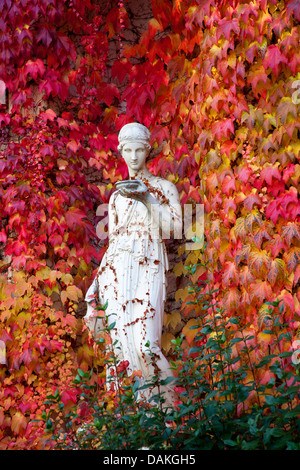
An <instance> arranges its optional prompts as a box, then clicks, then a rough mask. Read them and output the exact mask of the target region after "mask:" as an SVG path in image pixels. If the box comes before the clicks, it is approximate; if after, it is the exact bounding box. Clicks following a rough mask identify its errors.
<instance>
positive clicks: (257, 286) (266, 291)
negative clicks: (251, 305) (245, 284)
mask: <svg viewBox="0 0 300 470" xmlns="http://www.w3.org/2000/svg"><path fill="white" fill-rule="evenodd" d="M249 290H250V297H251V298H252V299H253V298H254V299H256V300H258V301H261V302H263V301H264V300H265V299H266V300H268V299H270V298H271V296H272V287H271V286H270V284H269V282H268V281H260V280H257V281H254V282H252V283H251V284H250V288H249Z"/></svg>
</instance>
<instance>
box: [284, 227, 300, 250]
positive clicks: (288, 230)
mask: <svg viewBox="0 0 300 470" xmlns="http://www.w3.org/2000/svg"><path fill="white" fill-rule="evenodd" d="M281 236H282V238H284V239H285V241H286V243H287V246H288V247H290V246H291V243H292V240H293V238H294V237H295V238H296V239H298V240H300V224H299V223H297V222H288V223H287V224H286V225H284V226H283V227H282V232H281Z"/></svg>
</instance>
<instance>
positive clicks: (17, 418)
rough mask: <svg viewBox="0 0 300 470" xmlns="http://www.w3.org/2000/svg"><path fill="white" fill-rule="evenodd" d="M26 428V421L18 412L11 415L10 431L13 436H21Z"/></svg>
mask: <svg viewBox="0 0 300 470" xmlns="http://www.w3.org/2000/svg"><path fill="white" fill-rule="evenodd" d="M26 428H27V419H26V418H25V416H24V415H23V414H22V413H21V412H20V411H17V412H16V413H15V414H14V415H13V417H12V420H11V430H12V431H13V432H14V433H15V434H23V433H24V432H25V429H26Z"/></svg>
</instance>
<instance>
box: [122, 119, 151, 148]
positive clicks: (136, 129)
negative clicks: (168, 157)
mask: <svg viewBox="0 0 300 470" xmlns="http://www.w3.org/2000/svg"><path fill="white" fill-rule="evenodd" d="M118 138H119V145H118V150H119V152H121V153H122V149H123V146H124V145H125V144H128V143H131V142H141V143H142V144H144V146H145V148H147V150H148V151H150V149H151V145H150V132H149V130H148V129H147V127H145V126H143V124H139V123H138V122H131V123H130V124H125V126H123V127H122V128H121V130H120V132H119V137H118Z"/></svg>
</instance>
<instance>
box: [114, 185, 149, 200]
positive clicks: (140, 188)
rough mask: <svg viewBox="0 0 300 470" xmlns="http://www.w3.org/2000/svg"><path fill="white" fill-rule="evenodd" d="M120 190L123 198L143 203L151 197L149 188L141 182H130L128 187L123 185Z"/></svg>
mask: <svg viewBox="0 0 300 470" xmlns="http://www.w3.org/2000/svg"><path fill="white" fill-rule="evenodd" d="M118 190H119V192H120V194H121V195H122V196H124V197H129V198H132V199H136V200H137V201H141V202H146V201H147V200H148V199H149V196H150V193H149V191H148V188H147V186H146V185H145V184H144V183H143V182H142V181H139V180H132V183H131V182H128V183H127V184H126V185H125V184H124V185H121V186H119V187H118Z"/></svg>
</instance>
